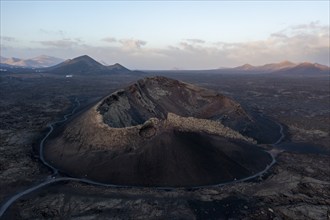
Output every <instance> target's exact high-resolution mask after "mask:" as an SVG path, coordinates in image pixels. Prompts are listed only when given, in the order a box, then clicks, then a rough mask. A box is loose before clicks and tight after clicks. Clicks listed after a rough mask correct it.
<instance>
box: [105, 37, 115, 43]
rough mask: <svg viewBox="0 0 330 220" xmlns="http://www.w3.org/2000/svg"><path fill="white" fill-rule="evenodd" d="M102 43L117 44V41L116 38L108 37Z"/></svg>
mask: <svg viewBox="0 0 330 220" xmlns="http://www.w3.org/2000/svg"><path fill="white" fill-rule="evenodd" d="M102 41H105V42H109V43H114V42H117V39H116V38H114V37H106V38H103V39H102Z"/></svg>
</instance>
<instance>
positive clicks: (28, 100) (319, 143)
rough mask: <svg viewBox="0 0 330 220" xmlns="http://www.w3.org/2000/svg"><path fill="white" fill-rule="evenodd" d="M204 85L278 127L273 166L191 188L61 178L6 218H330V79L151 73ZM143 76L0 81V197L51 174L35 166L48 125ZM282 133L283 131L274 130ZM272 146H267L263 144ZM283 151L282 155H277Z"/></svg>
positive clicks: (23, 76) (21, 202) (27, 197)
mask: <svg viewBox="0 0 330 220" xmlns="http://www.w3.org/2000/svg"><path fill="white" fill-rule="evenodd" d="M156 74H157V75H166V76H169V77H172V78H175V79H179V80H182V81H186V82H190V83H193V84H197V85H199V86H202V87H205V88H210V89H213V90H216V91H218V92H219V93H222V94H224V95H226V96H229V97H231V98H233V99H234V100H236V101H237V102H239V103H240V104H241V105H242V106H243V107H244V108H245V109H247V110H248V111H249V112H251V113H253V114H257V113H258V114H264V115H266V116H268V117H271V118H272V119H273V120H275V121H277V122H279V123H281V124H282V125H283V127H284V128H285V134H286V137H285V139H284V140H283V142H282V143H281V144H280V145H279V149H277V152H278V154H277V157H276V164H275V165H274V166H273V167H272V168H271V169H270V170H269V171H268V172H267V174H265V175H263V176H262V177H259V178H257V179H254V180H250V181H246V182H240V183H235V184H229V185H225V186H213V187H207V188H196V189H185V188H177V189H158V188H148V187H138V188H135V187H122V188H118V187H105V186H94V185H91V184H85V183H80V182H76V181H60V182H56V183H53V184H49V185H47V186H45V187H42V188H40V189H38V190H36V191H34V192H32V193H29V194H27V195H25V196H23V197H21V198H19V199H18V200H17V201H15V202H14V203H13V204H12V205H11V206H10V207H9V209H8V210H7V211H6V212H5V213H4V215H3V216H2V218H3V219H329V218H330V208H329V207H330V190H329V188H330V168H329V164H330V155H329V152H330V144H329V143H330V136H329V134H330V127H329V125H330V91H329V82H330V80H329V76H328V75H324V76H292V77H290V76H276V75H226V74H224V75H222V74H204V75H202V74H196V73H175V72H166V73H161V72H159V73H149V75H156ZM140 77H141V75H139V76H134V75H130V76H126V75H122V76H120V75H116V76H114V75H109V76H105V75H103V76H92V77H88V76H81V77H79V76H74V77H72V78H65V77H63V76H54V75H47V74H43V75H37V74H13V75H1V76H0V88H1V90H0V109H1V111H0V135H1V139H0V146H1V147H0V155H1V156H0V201H1V204H3V203H4V202H5V201H6V200H7V199H9V198H10V197H11V196H12V195H14V194H16V193H17V192H20V191H22V190H24V189H27V188H30V187H31V186H33V185H36V184H37V183H38V182H42V181H44V180H45V178H48V175H49V174H50V170H48V169H47V168H46V167H45V166H44V165H43V164H41V163H40V161H39V154H38V147H39V142H40V140H41V139H42V138H43V136H44V135H45V133H46V132H47V125H48V124H49V123H51V122H53V121H57V120H60V119H61V118H62V117H63V115H65V114H66V113H68V112H70V111H71V110H72V108H74V106H75V102H74V100H75V99H76V98H77V99H78V100H79V101H80V104H81V105H80V108H79V109H78V110H77V112H79V111H83V109H84V108H86V107H87V106H89V105H90V104H92V103H94V102H96V101H97V100H99V99H100V98H102V97H104V96H106V95H108V94H110V93H111V92H113V91H115V90H117V89H119V88H123V87H125V86H126V85H128V84H130V83H131V82H133V81H135V80H137V79H138V78H140ZM278 132H280V131H278ZM264 147H265V148H270V146H266V145H265V146H264ZM280 149H281V150H280Z"/></svg>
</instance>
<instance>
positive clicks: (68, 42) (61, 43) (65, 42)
mask: <svg viewBox="0 0 330 220" xmlns="http://www.w3.org/2000/svg"><path fill="white" fill-rule="evenodd" d="M34 42H35V43H39V44H41V45H43V46H47V47H56V48H68V47H74V46H79V45H80V43H81V42H82V41H81V39H80V38H76V39H74V40H72V39H70V38H67V39H62V40H53V41H34Z"/></svg>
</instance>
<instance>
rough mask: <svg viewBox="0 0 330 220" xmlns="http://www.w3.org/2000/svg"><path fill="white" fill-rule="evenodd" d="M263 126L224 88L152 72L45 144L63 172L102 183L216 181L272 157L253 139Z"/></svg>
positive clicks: (243, 173)
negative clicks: (223, 91)
mask: <svg viewBox="0 0 330 220" xmlns="http://www.w3.org/2000/svg"><path fill="white" fill-rule="evenodd" d="M258 129H259V130H258ZM260 130H262V127H261V126H260V125H259V124H258V120H257V119H256V118H255V117H253V116H252V115H249V114H248V113H247V112H246V111H245V110H244V109H243V108H242V107H241V106H240V104H239V103H237V102H235V101H234V100H232V99H230V98H228V97H226V96H224V95H221V94H218V93H216V92H214V91H211V90H207V89H204V88H201V87H198V86H195V85H191V84H188V83H184V82H180V81H177V80H173V79H169V78H165V77H149V78H144V79H141V80H139V81H137V82H136V83H134V84H132V85H131V86H129V87H127V88H124V89H122V90H118V91H117V92H115V93H112V94H110V95H109V96H107V97H106V98H104V99H103V100H101V101H100V102H98V103H97V104H96V105H95V106H93V107H92V108H90V109H89V110H87V111H86V112H84V113H81V114H80V115H79V116H77V117H75V118H74V119H73V120H72V121H70V122H68V123H67V124H66V125H65V126H64V127H63V128H62V129H61V130H60V131H59V132H56V135H54V136H52V137H51V138H50V139H48V141H47V143H46V146H45V150H44V151H45V157H46V159H47V160H48V161H50V163H52V164H53V165H54V166H55V167H57V168H59V169H60V170H61V171H62V172H64V173H67V174H69V175H71V176H75V177H83V178H88V179H91V180H94V181H98V182H102V183H109V184H117V185H125V186H162V187H182V186H202V185H213V184H219V183H225V182H230V181H234V180H238V179H242V178H246V177H249V176H252V175H254V174H256V173H258V172H260V171H262V170H264V169H265V168H266V167H267V166H268V165H269V164H270V163H271V162H272V157H271V156H270V155H269V154H268V153H267V152H265V151H263V150H262V149H261V148H259V147H258V146H257V145H256V143H257V142H258V141H259V142H260V140H259V136H260V132H259V133H258V131H260ZM251 131H254V132H251ZM253 133H258V135H259V136H253V135H249V134H253Z"/></svg>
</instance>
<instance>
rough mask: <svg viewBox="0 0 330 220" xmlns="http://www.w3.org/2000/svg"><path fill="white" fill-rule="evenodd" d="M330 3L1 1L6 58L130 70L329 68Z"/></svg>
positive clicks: (0, 30) (1, 36)
mask: <svg viewBox="0 0 330 220" xmlns="http://www.w3.org/2000/svg"><path fill="white" fill-rule="evenodd" d="M329 8H330V3H329V1H328V0H326V1H28V0H25V1H17V0H15V1H9V0H0V19H1V20H0V40H1V41H0V44H1V45H0V46H1V47H0V52H1V56H2V57H19V58H32V57H36V56H39V55H49V56H55V57H59V58H63V59H69V58H70V59H71V58H74V57H77V56H80V55H84V54H87V55H89V56H91V57H92V58H94V59H95V60H97V61H101V62H103V63H106V64H109V65H111V64H114V63H120V64H122V65H124V66H126V67H128V68H131V69H214V68H219V67H233V66H239V65H242V64H245V63H249V64H252V65H262V64H265V63H274V62H281V61H284V60H290V61H293V62H304V61H308V62H313V63H314V62H316V63H320V64H325V65H329V53H330V52H329V20H330V18H329V16H330V15H329V14H330V12H329V10H330V9H329Z"/></svg>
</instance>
